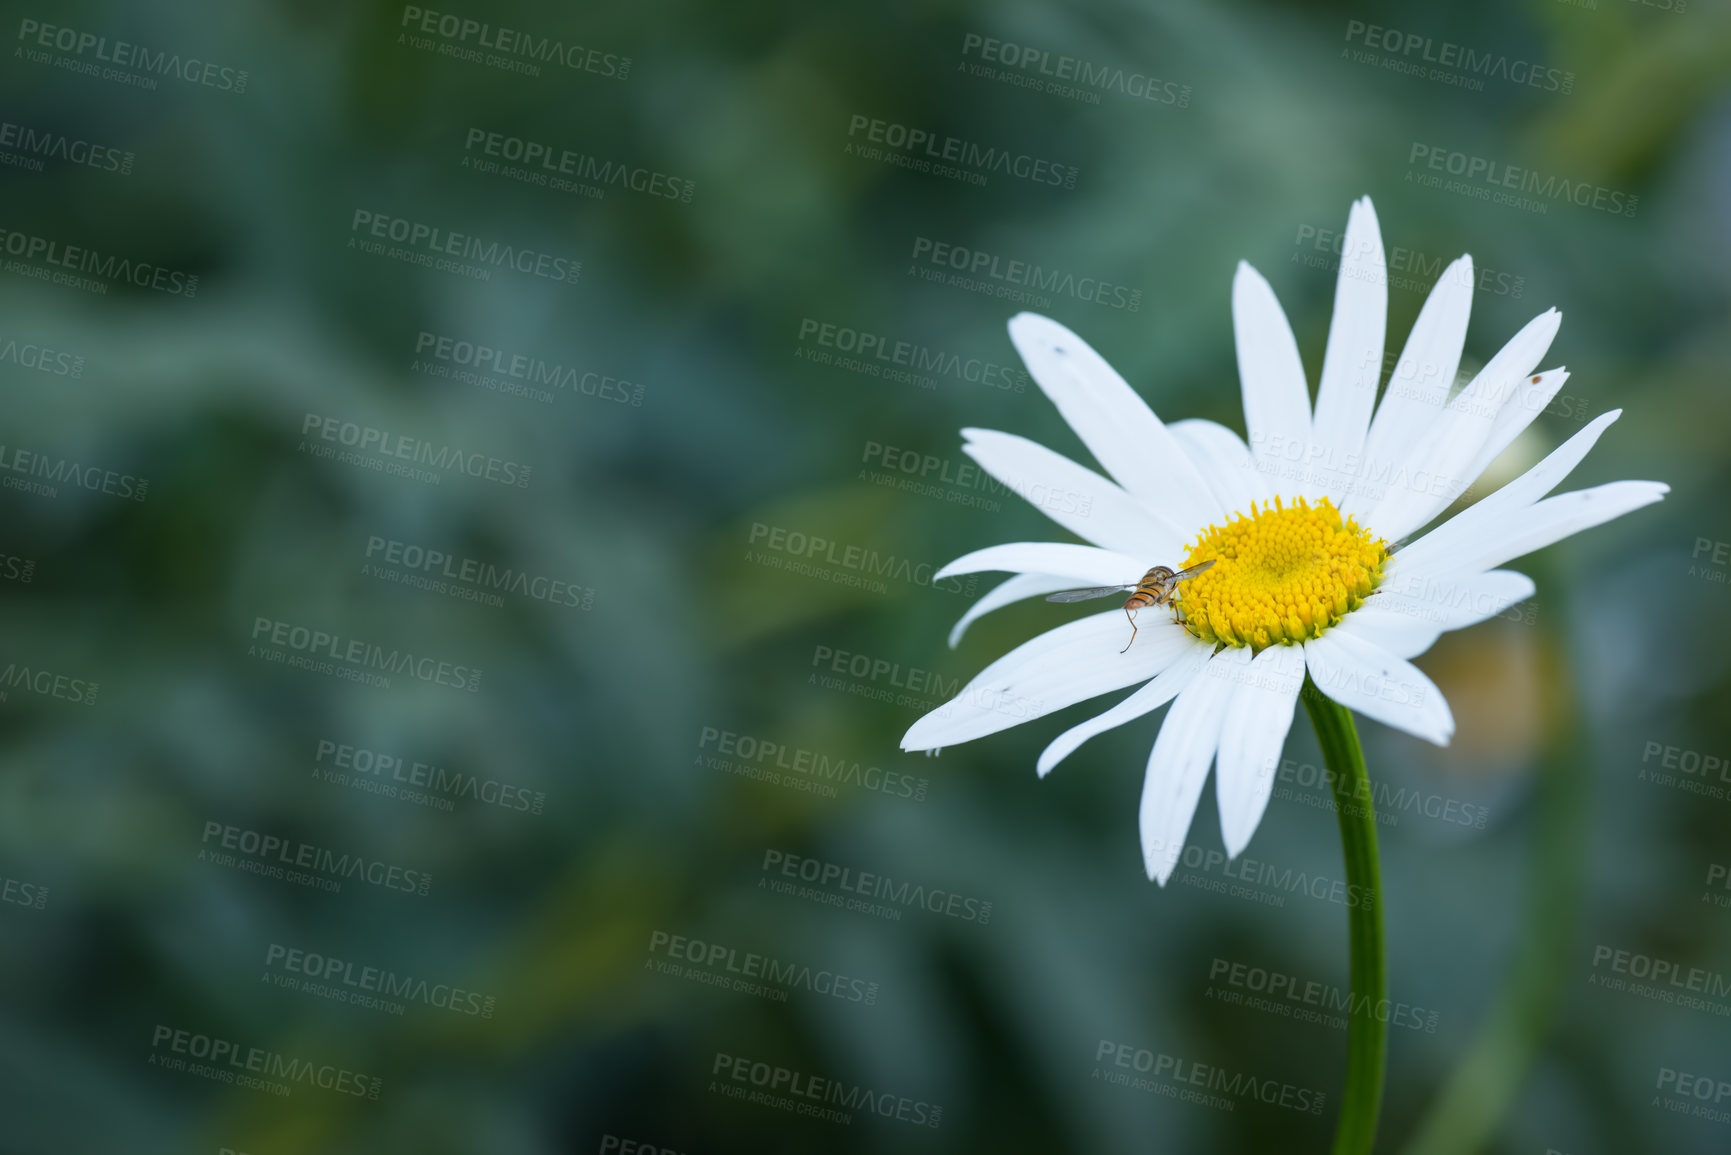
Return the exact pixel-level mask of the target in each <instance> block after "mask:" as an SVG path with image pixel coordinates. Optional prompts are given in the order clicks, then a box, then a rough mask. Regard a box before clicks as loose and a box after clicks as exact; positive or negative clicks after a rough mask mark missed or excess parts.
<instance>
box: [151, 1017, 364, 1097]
mask: <svg viewBox="0 0 1731 1155" xmlns="http://www.w3.org/2000/svg"><path fill="white" fill-rule="evenodd" d="M150 1050H151V1055H150V1064H151V1066H153V1067H163V1068H166V1069H168V1070H171V1071H186V1072H187V1073H189V1074H194V1075H202V1076H203V1077H205V1078H208V1079H213V1080H214V1081H216V1082H219V1083H231V1084H234V1085H236V1086H247V1087H253V1088H254V1089H256V1090H261V1091H269V1092H270V1093H272V1094H276V1095H287V1094H289V1092H290V1091H292V1090H293V1086H292V1084H295V1083H300V1084H302V1085H304V1086H309V1087H319V1088H321V1089H323V1090H326V1091H332V1092H335V1093H336V1094H339V1095H352V1096H354V1097H355V1098H357V1099H377V1098H378V1097H379V1090H380V1088H382V1087H383V1086H384V1080H383V1079H380V1078H378V1077H377V1076H374V1075H363V1074H361V1073H360V1072H358V1071H351V1070H349V1069H348V1068H347V1067H339V1066H337V1065H336V1064H335V1063H315V1062H312V1061H310V1060H307V1059H297V1058H295V1057H293V1056H291V1055H285V1054H282V1053H280V1052H277V1051H267V1050H265V1049H264V1048H263V1047H243V1046H242V1045H241V1044H239V1043H236V1042H233V1041H232V1040H229V1039H223V1038H218V1037H216V1036H214V1035H202V1034H198V1033H197V1032H195V1031H188V1030H184V1029H180V1028H176V1027H171V1026H167V1025H165V1024H162V1023H158V1024H156V1029H155V1030H154V1031H152V1032H151V1036H150ZM182 1056H184V1057H182ZM187 1058H191V1059H195V1060H199V1063H197V1064H193V1065H190V1066H189V1065H188V1064H187V1062H186V1059H187ZM265 1080H281V1082H279V1083H276V1084H274V1085H273V1084H269V1083H265V1082H264V1081H265ZM285 1084H288V1085H285ZM279 1087H280V1088H281V1089H280V1090H279V1089H278V1088H279Z"/></svg>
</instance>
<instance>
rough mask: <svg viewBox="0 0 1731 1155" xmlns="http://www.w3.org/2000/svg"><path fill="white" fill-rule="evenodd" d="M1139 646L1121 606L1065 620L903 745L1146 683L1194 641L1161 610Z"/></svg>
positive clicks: (1005, 724) (961, 735) (990, 729)
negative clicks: (1129, 642) (1132, 640)
mask: <svg viewBox="0 0 1731 1155" xmlns="http://www.w3.org/2000/svg"><path fill="white" fill-rule="evenodd" d="M1137 625H1139V626H1140V627H1141V629H1140V631H1138V632H1137V634H1136V643H1135V644H1134V645H1132V646H1131V647H1130V648H1129V650H1128V651H1125V652H1124V653H1119V651H1120V650H1123V649H1124V644H1125V643H1126V642H1128V641H1129V640H1130V633H1131V631H1130V623H1129V621H1128V620H1126V618H1125V616H1124V611H1123V610H1121V609H1113V610H1108V611H1107V612H1106V613H1103V614H1093V615H1091V616H1089V617H1085V618H1078V619H1077V620H1076V621H1073V622H1066V623H1065V624H1064V625H1061V626H1059V627H1058V628H1057V629H1054V630H1047V631H1046V632H1045V633H1043V634H1040V635H1039V636H1038V637H1035V638H1030V639H1029V640H1028V641H1026V642H1023V643H1022V644H1021V645H1020V646H1017V647H1016V648H1015V649H1013V650H1011V651H1010V652H1009V653H1007V654H1005V655H1004V656H1003V657H1001V658H999V659H998V660H997V661H995V662H993V663H992V664H991V665H989V666H987V667H986V668H985V669H984V670H981V671H980V673H979V675H978V676H976V677H975V678H974V680H973V681H971V682H969V683H968V684H967V685H966V686H964V687H962V689H961V691H960V692H959V693H958V694H957V695H956V696H955V697H954V698H952V699H951V700H950V701H948V702H945V703H944V704H943V705H942V706H939V707H938V708H937V709H935V710H933V711H932V712H931V713H929V714H927V715H926V716H925V717H923V718H921V719H920V720H919V721H917V722H915V723H914V724H913V726H911V727H910V728H909V729H908V732H907V733H906V734H904V735H903V736H902V749H904V750H935V749H938V748H940V747H943V746H954V745H956V744H957V743H959V742H969V741H972V740H973V739H975V738H983V737H985V736H986V735H987V734H995V733H997V732H998V731H999V730H1007V729H1009V728H1010V727H1011V726H1017V725H1020V724H1021V723H1023V722H1029V721H1032V720H1033V719H1035V718H1041V717H1044V716H1045V715H1047V714H1050V713H1052V712H1053V711H1054V710H1061V709H1063V708H1064V707H1065V706H1073V705H1075V704H1076V703H1077V702H1081V701H1085V700H1087V699H1089V698H1092V697H1096V696H1097V695H1100V694H1105V693H1109V692H1111V691H1113V690H1121V689H1123V688H1124V687H1125V686H1130V685H1134V684H1135V683H1137V682H1142V681H1146V680H1147V679H1149V678H1152V677H1153V676H1154V675H1155V674H1158V673H1159V672H1160V671H1161V670H1164V669H1165V668H1166V667H1167V666H1169V665H1171V664H1172V660H1173V658H1175V657H1177V655H1178V654H1179V653H1180V652H1182V650H1183V649H1184V648H1185V647H1186V646H1187V645H1188V643H1189V642H1190V641H1192V640H1193V639H1191V637H1190V635H1189V634H1187V633H1185V632H1184V630H1183V628H1182V627H1181V626H1179V625H1178V624H1177V623H1175V622H1173V621H1172V619H1171V618H1168V617H1165V616H1164V615H1163V613H1157V614H1147V615H1144V618H1143V620H1142V621H1139V622H1138V623H1137Z"/></svg>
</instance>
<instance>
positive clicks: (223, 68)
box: [18, 18, 247, 94]
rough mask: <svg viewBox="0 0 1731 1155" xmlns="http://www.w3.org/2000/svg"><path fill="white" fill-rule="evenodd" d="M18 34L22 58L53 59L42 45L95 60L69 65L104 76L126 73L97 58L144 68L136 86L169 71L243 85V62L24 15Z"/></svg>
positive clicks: (225, 85) (217, 84)
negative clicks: (228, 61) (156, 47)
mask: <svg viewBox="0 0 1731 1155" xmlns="http://www.w3.org/2000/svg"><path fill="white" fill-rule="evenodd" d="M18 40H19V42H20V43H21V44H23V45H25V46H26V47H24V48H22V49H20V51H21V52H23V53H24V54H25V57H26V59H29V60H31V61H32V62H34V63H38V64H52V63H55V61H54V60H53V58H52V57H49V56H48V53H47V52H46V51H42V50H44V49H48V50H52V51H55V52H66V53H70V54H71V55H72V56H74V57H80V58H82V57H88V58H89V59H90V60H91V61H92V62H95V63H92V64H89V65H86V66H84V67H78V66H77V62H76V61H73V62H72V65H73V66H72V68H71V71H74V72H85V73H91V72H95V73H98V74H100V75H102V78H103V79H104V80H118V79H122V78H124V77H126V74H125V73H124V72H122V73H117V74H115V75H109V74H110V73H115V69H114V68H101V67H100V65H101V64H111V65H114V66H115V68H118V69H131V70H132V71H133V72H135V73H142V74H144V75H141V76H137V77H136V78H131V80H132V83H134V84H136V85H137V86H138V87H142V88H155V87H156V82H155V81H154V80H152V79H151V77H154V76H172V77H173V78H174V79H176V80H181V81H185V82H186V83H187V84H194V85H198V86H200V87H203V88H215V89H219V90H221V91H224V92H233V93H236V94H239V93H242V92H245V91H246V80H247V73H246V70H245V69H244V68H231V67H229V66H227V65H223V64H215V63H212V62H211V61H208V60H200V59H199V58H198V57H196V56H187V57H182V56H181V55H180V54H179V53H177V52H162V51H156V50H153V49H150V48H146V47H145V46H144V45H142V44H132V43H129V42H127V41H125V40H110V39H109V38H108V37H106V36H98V35H97V34H96V33H94V32H84V31H81V30H79V29H77V28H67V27H64V26H62V25H57V24H44V23H42V22H41V21H40V20H31V19H28V18H26V19H22V20H20V21H18ZM62 59H64V58H62Z"/></svg>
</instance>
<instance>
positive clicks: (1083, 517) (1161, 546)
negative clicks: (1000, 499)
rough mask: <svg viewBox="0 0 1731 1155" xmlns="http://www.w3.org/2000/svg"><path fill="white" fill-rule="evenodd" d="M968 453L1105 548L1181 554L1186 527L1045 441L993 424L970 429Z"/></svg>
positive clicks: (965, 432)
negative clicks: (1050, 446) (1059, 451)
mask: <svg viewBox="0 0 1731 1155" xmlns="http://www.w3.org/2000/svg"><path fill="white" fill-rule="evenodd" d="M962 436H963V437H964V438H966V439H967V443H966V444H965V445H963V446H962V452H964V453H966V454H967V455H968V456H969V457H972V458H973V459H974V460H975V461H977V462H979V463H980V467H981V468H982V469H984V470H985V471H986V472H987V473H989V474H991V475H992V476H993V477H995V478H997V479H998V480H999V481H1001V482H1002V483H1003V484H1004V485H1006V486H1007V487H1009V488H1010V489H1011V490H1013V491H1014V492H1015V493H1016V494H1017V495H1019V496H1020V497H1022V498H1023V499H1024V500H1026V501H1027V502H1028V503H1029V504H1030V505H1032V506H1034V507H1035V508H1036V509H1038V510H1039V511H1040V512H1041V513H1044V514H1045V515H1046V516H1047V517H1049V518H1051V519H1052V520H1053V521H1055V522H1057V523H1058V524H1059V525H1061V526H1063V527H1064V528H1065V529H1067V530H1069V531H1070V532H1071V533H1073V534H1076V535H1077V536H1078V537H1084V538H1087V539H1088V540H1089V541H1091V542H1093V543H1094V544H1095V545H1097V546H1100V547H1102V548H1104V549H1112V550H1117V551H1118V552H1119V553H1123V554H1129V555H1132V556H1162V557H1164V556H1167V555H1169V554H1173V553H1176V552H1177V550H1178V549H1179V547H1180V545H1181V544H1182V542H1183V541H1184V538H1185V536H1186V534H1187V533H1189V532H1190V529H1189V527H1185V528H1183V529H1180V528H1179V527H1178V526H1175V525H1173V524H1172V523H1171V522H1169V521H1167V520H1166V519H1165V518H1164V517H1162V516H1161V515H1160V514H1159V513H1157V512H1155V511H1154V510H1151V509H1149V508H1148V507H1147V506H1146V505H1143V504H1142V503H1141V502H1139V501H1137V500H1136V499H1135V498H1133V497H1131V496H1130V495H1129V494H1127V493H1125V492H1124V491H1123V490H1122V489H1119V488H1118V487H1117V486H1116V485H1113V484H1112V483H1111V482H1110V481H1107V480H1106V479H1105V478H1104V477H1101V476H1100V475H1099V474H1098V473H1095V472H1094V471H1093V470H1092V469H1086V468H1084V467H1082V466H1080V465H1077V464H1076V463H1075V462H1074V461H1071V460H1070V459H1069V458H1067V457H1065V456H1064V455H1063V454H1061V453H1055V452H1053V451H1052V450H1050V449H1047V448H1046V447H1045V446H1044V445H1040V444H1038V443H1037V442H1033V441H1029V440H1028V439H1027V438H1026V437H1018V436H1016V435H1015V434H1013V433H999V432H998V431H996V430H993V429H964V430H962Z"/></svg>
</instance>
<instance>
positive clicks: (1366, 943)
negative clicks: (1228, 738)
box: [1300, 674, 1388, 1155]
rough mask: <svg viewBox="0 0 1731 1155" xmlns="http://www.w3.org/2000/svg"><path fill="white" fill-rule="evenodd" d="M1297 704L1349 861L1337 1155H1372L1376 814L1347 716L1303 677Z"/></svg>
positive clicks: (1378, 919)
mask: <svg viewBox="0 0 1731 1155" xmlns="http://www.w3.org/2000/svg"><path fill="white" fill-rule="evenodd" d="M1300 696H1301V697H1303V699H1304V708H1305V709H1306V710H1307V711H1309V713H1310V724H1311V725H1312V726H1313V727H1315V729H1316V742H1317V745H1318V746H1320V747H1321V748H1322V761H1323V764H1324V765H1325V766H1327V767H1328V770H1329V777H1330V779H1331V781H1332V784H1333V787H1334V808H1335V812H1336V814H1337V815H1338V816H1339V818H1340V846H1341V853H1342V855H1343V857H1344V858H1345V859H1346V885H1347V892H1346V893H1347V899H1348V901H1347V941H1348V943H1349V944H1350V948H1351V956H1352V1006H1353V1013H1352V1015H1351V1017H1350V1018H1349V1019H1348V1020H1347V1022H1348V1026H1347V1035H1346V1085H1345V1087H1343V1088H1342V1089H1341V1093H1340V1121H1339V1122H1338V1123H1336V1124H1335V1129H1334V1155H1369V1152H1370V1149H1371V1145H1372V1144H1373V1143H1374V1142H1375V1141H1376V1118H1377V1114H1378V1113H1379V1112H1380V1111H1381V1109H1382V1077H1383V1067H1384V1065H1385V1060H1386V1058H1387V1055H1388V1030H1387V1026H1386V1024H1384V1023H1383V1021H1382V1019H1381V1018H1380V1017H1379V1016H1378V1015H1377V1014H1376V1013H1375V1008H1376V1007H1378V1006H1379V1005H1381V1003H1382V1001H1383V999H1384V998H1386V997H1387V994H1388V973H1387V967H1386V965H1385V964H1384V962H1383V955H1382V870H1381V867H1380V866H1379V865H1378V863H1377V856H1376V810H1375V807H1374V806H1373V804H1372V802H1371V794H1370V777H1369V775H1368V774H1366V773H1365V769H1364V751H1363V750H1362V749H1360V748H1359V745H1358V730H1357V729H1356V728H1355V727H1354V726H1353V724H1352V711H1350V710H1348V709H1347V708H1346V707H1345V706H1342V705H1341V704H1340V703H1338V702H1336V701H1334V700H1333V699H1332V698H1329V697H1327V696H1326V695H1324V694H1323V693H1322V691H1320V690H1318V689H1317V688H1316V684H1315V683H1313V682H1312V681H1311V680H1310V676H1309V675H1308V674H1306V675H1305V678H1304V692H1303V694H1302V695H1300ZM1355 898H1356V901H1354V899H1355ZM1360 1008H1363V1009H1362V1010H1360Z"/></svg>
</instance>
